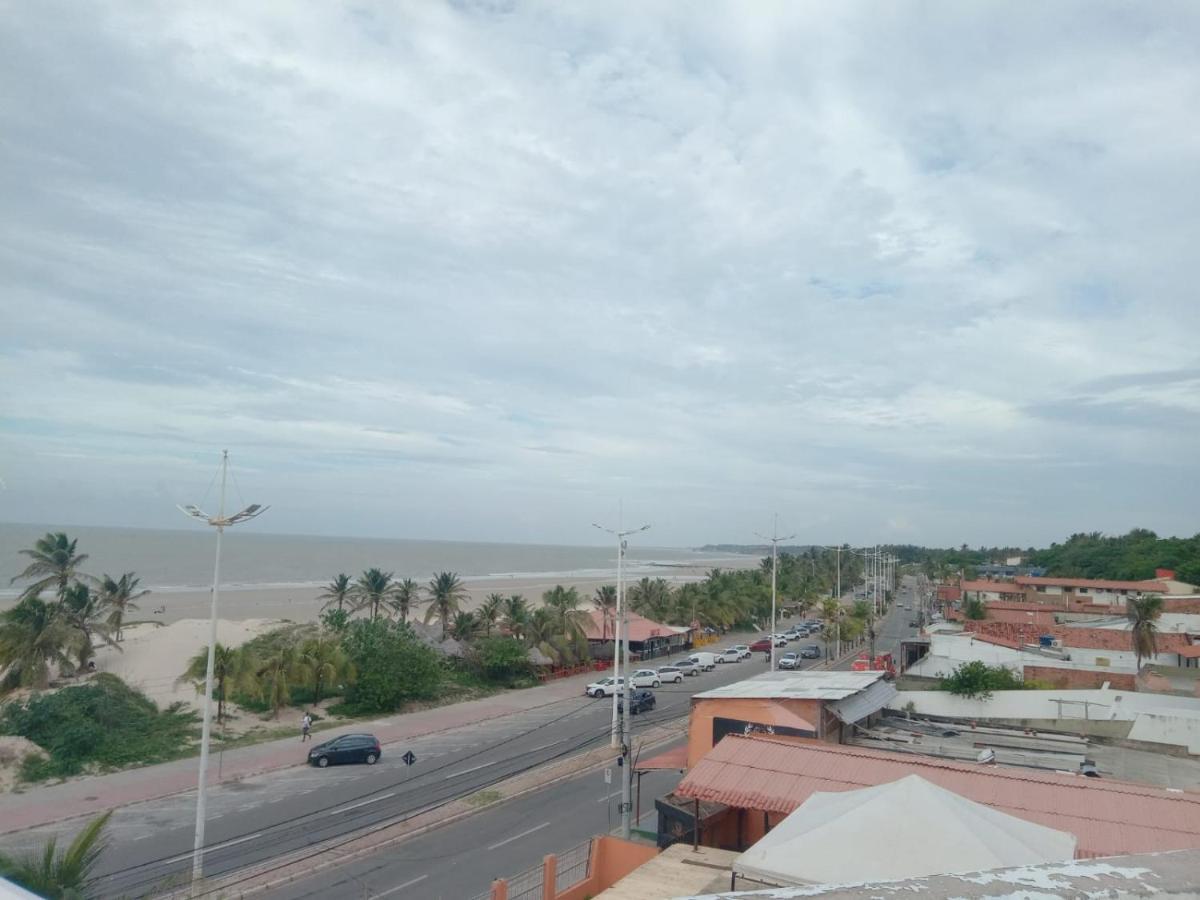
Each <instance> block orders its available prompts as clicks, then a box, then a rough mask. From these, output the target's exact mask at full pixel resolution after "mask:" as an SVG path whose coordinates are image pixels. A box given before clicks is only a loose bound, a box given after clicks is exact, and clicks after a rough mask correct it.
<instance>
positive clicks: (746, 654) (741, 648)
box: [733, 644, 750, 659]
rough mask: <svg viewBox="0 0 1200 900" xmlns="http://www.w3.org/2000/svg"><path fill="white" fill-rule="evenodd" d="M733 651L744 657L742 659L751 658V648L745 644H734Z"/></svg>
mask: <svg viewBox="0 0 1200 900" xmlns="http://www.w3.org/2000/svg"><path fill="white" fill-rule="evenodd" d="M733 649H734V650H736V651H737V652H738V653H740V654H741V655H742V659H749V658H750V648H749V647H747V646H746V645H745V644H734V645H733Z"/></svg>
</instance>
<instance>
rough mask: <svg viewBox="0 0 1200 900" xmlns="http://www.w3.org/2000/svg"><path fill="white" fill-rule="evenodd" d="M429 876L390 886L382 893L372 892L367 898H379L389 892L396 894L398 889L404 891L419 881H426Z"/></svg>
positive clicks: (371, 899)
mask: <svg viewBox="0 0 1200 900" xmlns="http://www.w3.org/2000/svg"><path fill="white" fill-rule="evenodd" d="M428 877H429V876H428V875H422V876H421V877H420V878H414V879H413V880H412V881H406V882H404V884H398V885H396V886H395V887H394V888H388V889H387V890H386V891H382V892H381V893H378V894H372V895H371V896H370V897H368V898H367V900H379V898H380V897H386V896H387V895H388V894H394V893H396V891H402V890H404V889H405V888H406V887H412V886H413V885H414V884H416V883H417V882H418V881H424V880H425V879H426V878H428Z"/></svg>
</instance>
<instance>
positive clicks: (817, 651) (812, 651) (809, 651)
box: [800, 644, 821, 659]
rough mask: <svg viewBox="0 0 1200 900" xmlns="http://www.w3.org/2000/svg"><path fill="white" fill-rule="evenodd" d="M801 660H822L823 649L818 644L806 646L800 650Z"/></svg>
mask: <svg viewBox="0 0 1200 900" xmlns="http://www.w3.org/2000/svg"><path fill="white" fill-rule="evenodd" d="M800 658H801V659H820V658H821V648H820V647H819V646H818V645H816V644H805V645H804V646H803V647H801V648H800Z"/></svg>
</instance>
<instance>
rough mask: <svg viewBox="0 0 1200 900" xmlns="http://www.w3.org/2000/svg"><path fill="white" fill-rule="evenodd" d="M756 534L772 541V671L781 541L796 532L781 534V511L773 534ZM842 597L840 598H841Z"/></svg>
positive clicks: (773, 667)
mask: <svg viewBox="0 0 1200 900" xmlns="http://www.w3.org/2000/svg"><path fill="white" fill-rule="evenodd" d="M755 534H756V535H757V536H758V537H760V538H762V539H763V540H764V541H770V542H771V671H772V672H774V671H775V603H776V601H775V582H776V570H777V569H778V568H779V542H780V541H790V540H791V539H792V538H794V537H795V535H794V534H789V535H788V536H787V537H780V536H779V513H775V523H774V525H773V526H772V528H771V536H770V537H767V536H766V535H765V534H758V532H755ZM839 599H840V598H839Z"/></svg>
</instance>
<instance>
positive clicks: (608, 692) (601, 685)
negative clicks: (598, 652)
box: [583, 675, 625, 697]
mask: <svg viewBox="0 0 1200 900" xmlns="http://www.w3.org/2000/svg"><path fill="white" fill-rule="evenodd" d="M624 683H625V676H624V675H622V676H621V677H620V678H613V677H612V676H609V677H608V678H601V679H600V680H599V681H593V682H592V683H591V684H589V685H588V686H587V687H586V688H584V689H583V692H584V693H585V694H587V695H588V696H589V697H611V696H612V695H613V694H615V693H616V692H617V691H619V690H620V689H621V686H622V685H623V684H624Z"/></svg>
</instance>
